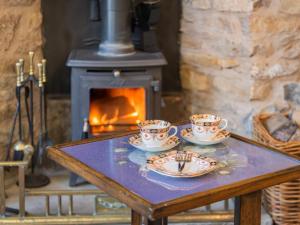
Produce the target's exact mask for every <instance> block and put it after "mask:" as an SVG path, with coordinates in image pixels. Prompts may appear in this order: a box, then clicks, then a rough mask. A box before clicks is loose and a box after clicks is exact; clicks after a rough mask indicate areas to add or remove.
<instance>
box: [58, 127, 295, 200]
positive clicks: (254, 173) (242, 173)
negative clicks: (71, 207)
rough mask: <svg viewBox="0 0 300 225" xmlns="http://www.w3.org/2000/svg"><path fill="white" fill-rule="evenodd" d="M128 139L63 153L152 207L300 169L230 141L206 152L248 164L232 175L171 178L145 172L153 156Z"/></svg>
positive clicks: (289, 159) (71, 148) (292, 161)
mask: <svg viewBox="0 0 300 225" xmlns="http://www.w3.org/2000/svg"><path fill="white" fill-rule="evenodd" d="M186 127H188V125H183V126H180V127H179V130H180V129H182V128H186ZM128 137H129V136H125V137H120V138H114V139H109V140H104V141H96V142H90V143H85V144H79V145H74V146H69V147H64V148H62V149H61V150H62V151H63V152H64V153H65V154H68V155H69V156H71V157H73V158H75V159H77V160H78V161H80V162H82V163H84V164H86V165H87V166H89V167H90V168H91V169H93V170H95V171H97V172H99V173H101V174H103V175H105V176H106V177H108V178H110V179H111V180H113V181H115V182H117V183H118V184H120V185H121V186H123V187H125V188H126V189H128V190H129V191H130V192H132V193H134V194H136V195H138V196H140V197H141V198H143V199H145V200H146V201H148V202H150V203H151V204H159V203H163V202H166V201H169V200H174V199H177V198H181V197H184V196H187V195H191V194H195V193H199V192H205V191H207V190H211V189H215V188H218V187H221V186H224V185H229V184H233V183H236V182H240V181H243V180H247V179H251V178H255V177H258V176H261V175H266V174H269V173H274V172H277V171H281V170H284V169H288V168H292V167H295V166H299V165H300V162H299V161H298V160H297V159H294V158H292V157H289V156H287V155H283V154H281V153H279V152H274V151H270V150H268V149H265V148H263V147H259V146H255V145H252V144H248V143H245V142H242V141H240V140H237V139H234V138H229V139H227V140H226V141H225V142H224V143H223V144H221V145H218V146H216V147H214V146H211V147H209V148H204V149H203V151H204V152H207V151H208V152H209V151H210V150H211V149H215V152H214V157H215V158H217V159H218V160H222V159H223V158H224V157H225V156H228V155H232V156H235V157H240V160H241V161H244V163H243V164H242V165H240V166H237V167H235V168H232V170H231V172H230V174H228V175H221V174H220V173H217V172H215V173H211V174H207V175H204V176H201V177H197V178H188V179H186V178H170V177H166V176H163V175H159V174H156V173H154V172H152V171H147V170H144V168H143V164H144V163H145V162H146V158H147V156H148V155H149V153H145V152H142V151H140V150H137V149H135V148H134V147H132V146H130V145H129V144H128ZM185 147H190V148H192V149H193V148H194V149H196V150H197V151H200V152H201V148H198V147H195V146H194V145H187V144H185ZM176 148H179V147H175V149H176ZM238 161H239V160H238Z"/></svg>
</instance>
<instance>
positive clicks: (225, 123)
mask: <svg viewBox="0 0 300 225" xmlns="http://www.w3.org/2000/svg"><path fill="white" fill-rule="evenodd" d="M221 123H224V125H223V126H222V127H221V128H220V130H219V132H218V133H220V132H221V131H222V130H225V129H226V127H227V125H228V120H226V119H222V120H221Z"/></svg>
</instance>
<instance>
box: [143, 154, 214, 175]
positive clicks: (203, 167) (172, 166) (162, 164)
mask: <svg viewBox="0 0 300 225" xmlns="http://www.w3.org/2000/svg"><path fill="white" fill-rule="evenodd" d="M186 153H189V154H192V160H191V162H186V163H185V166H184V168H183V170H182V171H181V172H179V171H178V162H176V160H175V158H176V154H177V151H176V150H173V151H170V152H166V153H161V154H159V155H154V156H151V157H149V158H148V159H147V168H148V169H149V170H152V171H154V172H156V173H159V174H161V175H165V176H169V177H179V178H180V177H182V178H191V177H198V176H201V175H204V174H207V173H210V172H212V171H214V170H216V169H217V168H218V162H217V161H216V160H215V159H212V158H208V157H205V156H202V155H201V154H199V153H196V152H192V151H186Z"/></svg>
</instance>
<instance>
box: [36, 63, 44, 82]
mask: <svg viewBox="0 0 300 225" xmlns="http://www.w3.org/2000/svg"><path fill="white" fill-rule="evenodd" d="M37 66H38V71H39V87H43V64H42V63H38V64H37Z"/></svg>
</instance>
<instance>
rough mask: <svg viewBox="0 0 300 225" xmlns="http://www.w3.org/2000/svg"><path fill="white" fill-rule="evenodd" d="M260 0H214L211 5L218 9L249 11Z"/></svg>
mask: <svg viewBox="0 0 300 225" xmlns="http://www.w3.org/2000/svg"><path fill="white" fill-rule="evenodd" d="M259 1H260V0H214V2H213V7H214V8H215V9H216V10H220V11H232V12H251V11H253V9H254V7H255V4H256V3H257V2H259Z"/></svg>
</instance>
